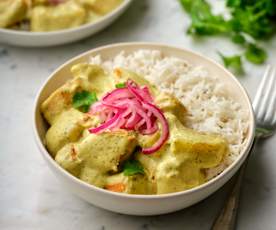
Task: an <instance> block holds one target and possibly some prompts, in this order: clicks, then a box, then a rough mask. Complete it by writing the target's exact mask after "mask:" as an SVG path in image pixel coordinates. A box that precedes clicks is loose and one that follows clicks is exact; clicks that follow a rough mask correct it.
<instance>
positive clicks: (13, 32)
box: [0, 0, 133, 37]
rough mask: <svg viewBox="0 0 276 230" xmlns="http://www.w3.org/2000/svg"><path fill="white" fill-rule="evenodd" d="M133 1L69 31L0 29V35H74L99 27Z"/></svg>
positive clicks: (125, 1)
mask: <svg viewBox="0 0 276 230" xmlns="http://www.w3.org/2000/svg"><path fill="white" fill-rule="evenodd" d="M132 1H133V0H123V2H122V3H121V4H120V5H119V6H118V7H116V8H115V9H114V10H112V11H111V12H109V13H107V14H106V15H104V16H102V17H101V18H100V19H99V20H97V21H95V22H89V23H85V24H83V25H80V26H78V27H75V28H69V29H61V30H56V31H49V32H32V31H24V30H13V29H7V28H0V34H1V33H5V34H10V35H18V36H21V35H22V36H30V37H35V36H45V37H46V36H54V35H60V34H64V35H66V34H69V33H74V32H80V31H82V30H86V29H88V28H91V27H94V26H95V27H96V26H97V25H100V24H101V23H103V22H104V21H106V20H108V19H109V18H111V17H113V16H115V15H116V14H117V13H119V12H120V11H121V10H123V9H125V8H127V7H128V5H129V4H130V3H131V2H132Z"/></svg>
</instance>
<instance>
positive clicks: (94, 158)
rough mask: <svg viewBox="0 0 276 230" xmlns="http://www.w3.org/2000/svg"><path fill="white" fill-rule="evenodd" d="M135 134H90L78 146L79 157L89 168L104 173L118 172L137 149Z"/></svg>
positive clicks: (122, 132)
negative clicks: (120, 165) (123, 162)
mask: <svg viewBox="0 0 276 230" xmlns="http://www.w3.org/2000/svg"><path fill="white" fill-rule="evenodd" d="M136 144H137V142H136V138H135V134H134V132H127V131H125V130H118V131H112V132H108V131H107V132H103V133H101V134H90V135H88V136H87V137H86V138H85V139H83V140H82V141H81V142H80V143H79V144H78V151H79V156H80V158H81V159H85V161H86V164H87V166H89V167H91V168H97V169H98V170H100V171H102V172H118V166H119V164H120V163H121V162H122V161H124V160H125V159H127V158H128V157H129V156H130V154H131V153H132V152H133V151H134V148H135V147H136Z"/></svg>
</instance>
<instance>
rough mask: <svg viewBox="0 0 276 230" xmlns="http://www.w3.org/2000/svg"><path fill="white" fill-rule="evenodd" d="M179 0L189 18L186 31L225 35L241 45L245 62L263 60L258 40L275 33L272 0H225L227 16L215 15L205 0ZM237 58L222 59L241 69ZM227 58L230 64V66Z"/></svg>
mask: <svg viewBox="0 0 276 230" xmlns="http://www.w3.org/2000/svg"><path fill="white" fill-rule="evenodd" d="M179 1H180V3H181V5H182V6H183V8H184V9H185V10H186V12H188V13H189V15H190V18H191V24H190V26H189V28H188V31H187V32H188V34H193V35H198V36H206V35H225V36H227V37H229V38H231V40H232V41H233V42H234V43H236V44H239V45H240V46H242V47H243V48H244V50H245V51H244V56H245V58H246V59H247V60H248V61H250V62H252V63H254V64H262V63H264V61H265V60H266V58H267V54H266V51H265V50H263V49H262V48H260V47H259V46H258V43H257V42H258V41H259V40H265V39H267V38H269V37H271V36H272V35H274V34H275V33H276V3H275V2H274V1H275V0H225V2H226V6H227V7H228V9H229V11H230V14H231V17H230V18H225V17H223V16H222V15H215V14H214V13H213V12H212V7H211V5H210V4H209V3H208V2H207V1H206V0H179ZM252 41H256V44H252ZM239 59H240V58H238V55H235V58H234V59H230V60H226V61H225V59H224V58H223V61H224V64H225V66H226V67H230V68H232V67H233V65H234V66H237V67H238V68H240V67H239V65H240V66H241V68H242V62H240V61H239ZM229 61H230V62H231V63H233V64H231V65H229ZM227 64H228V65H227Z"/></svg>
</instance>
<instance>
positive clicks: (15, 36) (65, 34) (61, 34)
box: [0, 0, 132, 47]
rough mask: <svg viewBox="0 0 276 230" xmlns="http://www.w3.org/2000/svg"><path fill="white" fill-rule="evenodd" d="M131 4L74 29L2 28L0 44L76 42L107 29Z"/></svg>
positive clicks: (36, 44) (29, 44)
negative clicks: (35, 29)
mask: <svg viewBox="0 0 276 230" xmlns="http://www.w3.org/2000/svg"><path fill="white" fill-rule="evenodd" d="M131 2H132V0H124V2H123V3H122V4H121V5H120V6H119V7H117V8H116V9H115V10H113V11H112V12H110V13H109V14H107V15H105V16H104V17H102V18H101V19H99V20H98V21H96V22H93V23H87V24H84V25H82V26H79V27H77V28H73V29H65V30H58V31H53V32H29V31H19V30H12V29H2V28H0V43H4V44H9V45H15V46H26V47H46V46H54V45H61V44H67V43H70V42H75V41H78V40H80V39H83V38H86V37H88V36H90V35H93V34H95V33H97V32H99V31H100V30H102V29H104V28H106V27H107V26H108V25H110V24H111V23H112V22H113V21H115V20H116V19H117V18H118V17H119V16H120V15H121V14H122V13H123V12H124V11H125V10H126V9H127V7H128V6H129V5H130V3H131Z"/></svg>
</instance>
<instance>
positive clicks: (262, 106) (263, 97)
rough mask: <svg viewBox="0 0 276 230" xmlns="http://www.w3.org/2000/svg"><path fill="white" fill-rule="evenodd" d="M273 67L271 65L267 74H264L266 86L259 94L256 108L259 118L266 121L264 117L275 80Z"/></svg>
mask: <svg viewBox="0 0 276 230" xmlns="http://www.w3.org/2000/svg"><path fill="white" fill-rule="evenodd" d="M273 72H274V71H273V69H272V67H269V70H268V71H267V73H266V75H265V76H264V77H265V79H264V86H263V89H262V92H261V94H260V95H259V97H260V98H259V104H258V105H257V107H256V108H255V109H256V116H257V119H258V120H262V121H264V117H265V114H266V111H267V103H268V102H269V96H270V94H271V92H272V87H273V85H272V82H273Z"/></svg>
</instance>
